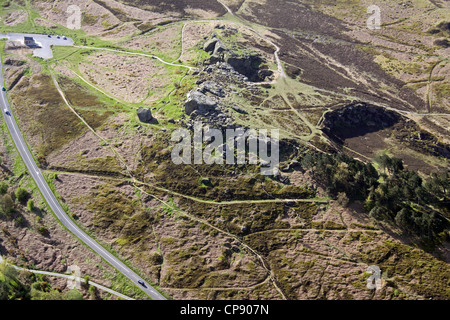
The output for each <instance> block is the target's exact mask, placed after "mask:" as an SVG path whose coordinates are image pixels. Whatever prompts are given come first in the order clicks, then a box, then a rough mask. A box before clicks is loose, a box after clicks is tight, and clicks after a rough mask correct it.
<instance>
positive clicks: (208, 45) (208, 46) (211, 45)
mask: <svg viewBox="0 0 450 320" xmlns="http://www.w3.org/2000/svg"><path fill="white" fill-rule="evenodd" d="M217 42H219V39H217V38H216V37H213V38H211V39H209V40H208V41H206V42H205V44H204V45H203V50H205V51H206V52H214V49H215V47H216V44H217Z"/></svg>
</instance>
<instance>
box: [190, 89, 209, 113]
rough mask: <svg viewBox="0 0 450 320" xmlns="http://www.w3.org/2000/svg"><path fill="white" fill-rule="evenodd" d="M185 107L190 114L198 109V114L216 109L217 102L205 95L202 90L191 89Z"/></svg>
mask: <svg viewBox="0 0 450 320" xmlns="http://www.w3.org/2000/svg"><path fill="white" fill-rule="evenodd" d="M184 107H185V112H186V114H188V115H190V114H191V113H192V112H194V111H197V113H198V114H206V113H208V112H211V111H215V109H216V108H217V104H216V102H215V101H214V100H212V99H211V98H210V97H208V96H205V95H204V94H203V93H201V92H200V91H191V92H189V94H188V96H187V100H186V102H185V103H184Z"/></svg>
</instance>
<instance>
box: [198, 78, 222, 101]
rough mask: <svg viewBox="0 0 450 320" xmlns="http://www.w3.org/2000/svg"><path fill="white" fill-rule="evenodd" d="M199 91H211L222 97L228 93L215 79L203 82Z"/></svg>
mask: <svg viewBox="0 0 450 320" xmlns="http://www.w3.org/2000/svg"><path fill="white" fill-rule="evenodd" d="M199 91H201V92H202V93H207V92H209V93H211V94H213V95H215V96H217V97H220V98H224V97H225V95H226V94H225V91H224V89H223V87H222V86H220V85H219V84H217V83H216V82H213V81H205V82H203V83H202V85H201V86H200V89H199Z"/></svg>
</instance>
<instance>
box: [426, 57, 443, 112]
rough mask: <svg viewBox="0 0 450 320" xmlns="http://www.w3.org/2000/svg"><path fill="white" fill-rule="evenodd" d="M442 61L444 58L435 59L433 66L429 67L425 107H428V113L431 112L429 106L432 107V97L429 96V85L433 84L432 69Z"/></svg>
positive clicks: (430, 93)
mask: <svg viewBox="0 0 450 320" xmlns="http://www.w3.org/2000/svg"><path fill="white" fill-rule="evenodd" d="M444 61H445V60H440V61H437V62H436V63H435V64H434V65H433V67H432V68H431V70H430V75H429V77H428V83H427V107H428V113H431V107H432V98H431V95H432V92H431V87H432V84H433V71H434V69H436V67H437V66H438V65H439V64H441V63H442V62H444Z"/></svg>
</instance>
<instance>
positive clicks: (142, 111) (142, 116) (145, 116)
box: [137, 108, 153, 123]
mask: <svg viewBox="0 0 450 320" xmlns="http://www.w3.org/2000/svg"><path fill="white" fill-rule="evenodd" d="M137 115H138V117H139V120H140V121H141V122H145V123H149V122H151V121H152V120H153V116H152V112H151V110H150V109H146V108H139V109H138V110H137Z"/></svg>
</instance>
